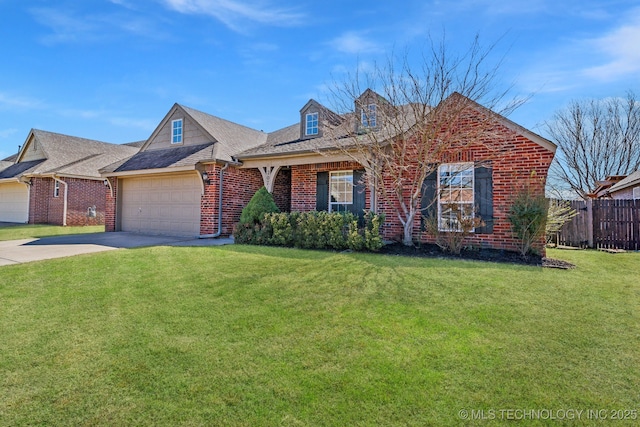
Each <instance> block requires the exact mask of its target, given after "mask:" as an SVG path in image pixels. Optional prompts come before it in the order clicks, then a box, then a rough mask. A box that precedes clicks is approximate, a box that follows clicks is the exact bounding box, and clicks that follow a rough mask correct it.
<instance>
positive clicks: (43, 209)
mask: <svg viewBox="0 0 640 427" xmlns="http://www.w3.org/2000/svg"><path fill="white" fill-rule="evenodd" d="M137 150H138V148H136V147H135V146H130V145H116V144H109V143H106V142H100V141H93V140H89V139H84V138H78V137H74V136H68V135H62V134H58V133H53V132H46V131H42V130H37V129H32V130H31V131H30V132H29V135H28V136H27V139H26V141H25V143H24V144H23V146H22V148H21V150H20V152H19V153H18V154H17V155H16V156H13V157H12V158H11V160H10V161H8V162H5V163H4V168H3V169H1V170H0V221H6V222H18V223H29V224H55V225H101V224H104V211H105V199H106V187H105V184H104V178H102V177H101V176H100V174H99V172H98V169H100V168H101V167H103V166H105V165H108V164H110V163H113V162H114V161H117V160H119V159H122V158H126V157H129V156H131V155H132V154H133V153H135V152H136V151H137Z"/></svg>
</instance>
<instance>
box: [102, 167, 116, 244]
mask: <svg viewBox="0 0 640 427" xmlns="http://www.w3.org/2000/svg"><path fill="white" fill-rule="evenodd" d="M108 179H109V182H110V183H111V187H112V188H113V192H111V191H109V189H108V188H106V191H105V209H104V230H105V231H117V230H116V224H117V222H116V221H117V217H116V215H117V205H116V200H117V196H118V184H119V182H120V181H119V180H118V178H113V177H112V178H108Z"/></svg>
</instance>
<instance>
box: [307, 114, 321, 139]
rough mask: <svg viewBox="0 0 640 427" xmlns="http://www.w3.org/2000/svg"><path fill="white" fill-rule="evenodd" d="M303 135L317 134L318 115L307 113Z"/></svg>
mask: <svg viewBox="0 0 640 427" xmlns="http://www.w3.org/2000/svg"><path fill="white" fill-rule="evenodd" d="M304 134H305V135H317V134H318V113H309V114H307V115H306V117H305V132H304Z"/></svg>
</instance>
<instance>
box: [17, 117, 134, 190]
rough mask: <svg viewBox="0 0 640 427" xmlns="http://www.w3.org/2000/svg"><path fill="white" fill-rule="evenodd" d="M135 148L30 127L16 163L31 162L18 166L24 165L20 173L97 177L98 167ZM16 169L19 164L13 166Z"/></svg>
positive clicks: (98, 176)
mask: <svg viewBox="0 0 640 427" xmlns="http://www.w3.org/2000/svg"><path fill="white" fill-rule="evenodd" d="M137 151H138V150H137V148H135V147H131V146H127V145H117V144H110V143H107V142H101V141H95V140H91V139H86V138H79V137H75V136H70V135H63V134H59V133H54V132H48V131H43V130H38V129H32V130H31V131H30V132H29V136H28V137H27V140H26V142H25V145H24V146H23V147H22V149H21V150H20V153H19V155H18V160H17V162H16V165H19V164H22V163H26V164H30V165H31V167H29V168H26V167H25V166H22V168H24V169H23V170H22V171H21V172H20V174H29V175H52V174H56V175H65V176H76V177H83V178H96V179H98V178H100V173H99V172H98V170H99V169H100V168H101V167H104V166H105V165H108V164H110V163H113V162H115V161H118V160H121V159H123V158H127V157H129V156H131V155H133V154H135V153H136V152H137ZM33 153H35V154H33ZM43 156H44V157H43ZM34 157H36V158H35V159H34ZM18 169H20V168H17V167H16V168H15V170H18Z"/></svg>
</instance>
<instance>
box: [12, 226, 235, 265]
mask: <svg viewBox="0 0 640 427" xmlns="http://www.w3.org/2000/svg"><path fill="white" fill-rule="evenodd" d="M230 243H233V239H229V238H226V239H225V238H223V239H193V238H189V237H171V236H149V235H144V234H136V233H129V232H124V231H121V232H114V233H90V234H74V235H69V236H54V237H42V238H36V239H22V240H7V241H0V266H3V265H10V264H20V263H24V262H31V261H39V260H43V259H51V258H61V257H67V256H73V255H79V254H88V253H93V252H103V251H111V250H115V249H121V248H137V247H141V246H215V245H226V244H230Z"/></svg>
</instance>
